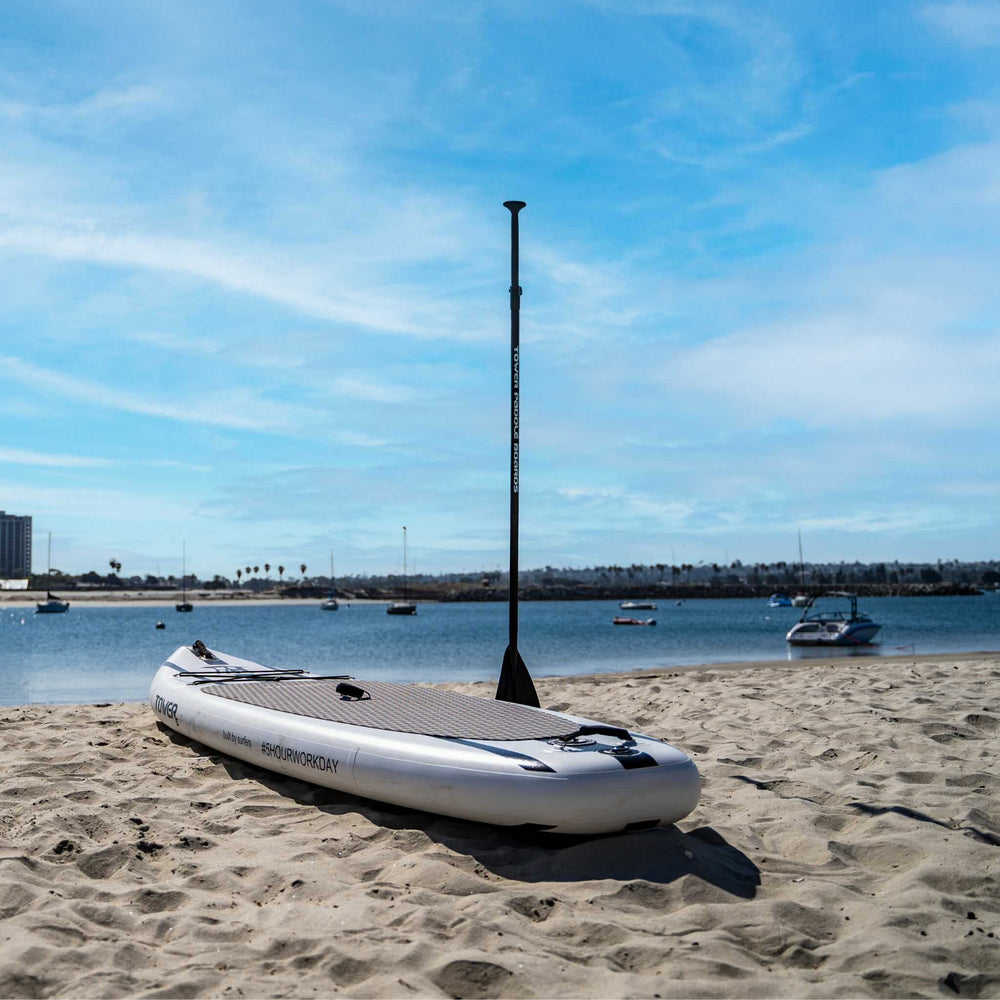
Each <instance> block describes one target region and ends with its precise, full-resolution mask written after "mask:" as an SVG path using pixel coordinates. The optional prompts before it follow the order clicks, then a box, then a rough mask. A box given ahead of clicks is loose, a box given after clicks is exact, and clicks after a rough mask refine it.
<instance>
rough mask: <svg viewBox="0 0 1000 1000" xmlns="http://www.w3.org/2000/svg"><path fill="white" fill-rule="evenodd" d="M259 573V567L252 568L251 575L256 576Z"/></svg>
mask: <svg viewBox="0 0 1000 1000" xmlns="http://www.w3.org/2000/svg"><path fill="white" fill-rule="evenodd" d="M259 572H260V567H259V566H254V568H253V575H254V576H256V575H257V574H258V573H259Z"/></svg>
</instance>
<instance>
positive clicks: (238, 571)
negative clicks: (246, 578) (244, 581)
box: [236, 569, 243, 586]
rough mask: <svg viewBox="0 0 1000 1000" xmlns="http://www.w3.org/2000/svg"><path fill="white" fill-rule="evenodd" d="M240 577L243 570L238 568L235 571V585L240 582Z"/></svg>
mask: <svg viewBox="0 0 1000 1000" xmlns="http://www.w3.org/2000/svg"><path fill="white" fill-rule="evenodd" d="M242 577H243V570H241V569H238V570H237V571H236V585H237V586H239V584H240V580H241V578H242Z"/></svg>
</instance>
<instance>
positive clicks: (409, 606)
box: [385, 524, 417, 615]
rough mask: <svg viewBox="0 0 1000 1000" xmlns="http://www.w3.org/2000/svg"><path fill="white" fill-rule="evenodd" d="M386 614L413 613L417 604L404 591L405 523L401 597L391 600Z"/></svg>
mask: <svg viewBox="0 0 1000 1000" xmlns="http://www.w3.org/2000/svg"><path fill="white" fill-rule="evenodd" d="M385 613H386V614H387V615H415V614H416V613H417V606H416V605H415V604H414V603H413V602H412V601H410V600H409V599H408V597H407V593H406V525H405V524H404V525H403V599H402V600H401V601H393V602H392V604H390V605H389V607H387V608H386V609H385Z"/></svg>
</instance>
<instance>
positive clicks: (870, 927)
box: [0, 655, 1000, 997]
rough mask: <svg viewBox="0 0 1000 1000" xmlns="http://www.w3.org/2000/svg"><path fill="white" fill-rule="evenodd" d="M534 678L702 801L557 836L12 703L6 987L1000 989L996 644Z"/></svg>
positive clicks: (320, 991)
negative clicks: (620, 826) (349, 791)
mask: <svg viewBox="0 0 1000 1000" xmlns="http://www.w3.org/2000/svg"><path fill="white" fill-rule="evenodd" d="M450 687H452V688H453V689H456V690H462V691H466V692H471V693H478V694H483V695H489V694H491V692H490V691H489V689H488V688H486V687H484V686H483V685H473V684H464V685H450ZM538 688H539V694H540V696H541V698H542V702H543V704H545V705H546V706H548V707H554V708H567V709H572V711H574V712H576V713H579V714H583V715H589V716H592V717H597V718H600V719H603V720H605V721H609V722H616V723H619V724H625V725H629V726H632V727H634V728H639V729H642V730H644V731H647V732H649V733H651V734H653V735H656V736H661V737H663V738H666V739H668V740H669V741H670V742H672V743H675V744H676V745H678V746H680V747H682V748H683V749H685V750H686V751H688V752H689V753H690V754H691V755H692V756H693V757H694V759H695V760H696V761H697V763H698V766H699V768H700V769H701V772H702V775H703V777H704V781H705V788H704V794H703V798H702V801H701V804H700V805H699V807H698V808H697V810H696V811H695V812H694V813H693V814H692V815H691V816H690V817H688V818H687V819H686V820H684V821H683V822H682V823H680V824H679V826H677V827H661V828H658V829H655V830H649V831H645V832H641V833H632V834H629V835H621V836H612V837H604V838H595V839H574V840H559V839H553V838H550V839H545V838H543V837H539V835H535V836H533V837H532V836H529V835H524V834H512V833H509V832H506V833H505V832H504V831H502V830H500V829H496V828H492V827H486V826H481V825H477V824H473V823H467V822H460V821H457V820H449V819H442V818H439V817H435V816H431V815H427V814H422V813H416V812H412V811H408V810H403V809H398V808H394V807H391V806H386V805H380V804H375V803H372V802H368V801H364V800H360V799H357V798H353V797H351V796H348V795H343V794H337V793H333V792H330V791H328V790H323V789H319V788H315V787H312V786H309V785H306V784H302V783H299V782H296V781H294V780H291V779H285V778H280V777H277V776H274V775H270V774H269V773H267V772H265V771H261V770H258V769H256V768H253V767H250V766H248V765H245V764H241V763H238V762H235V761H232V760H229V759H228V758H225V757H224V756H222V755H220V754H217V753H215V752H210V751H208V750H206V749H205V748H203V747H200V746H198V745H197V744H194V743H191V742H190V741H188V740H185V739H183V738H180V737H177V736H174V735H171V734H170V733H169V732H168V731H167V730H164V729H162V728H161V727H159V725H158V724H157V723H156V722H155V721H154V719H153V716H152V713H151V712H150V711H149V709H148V708H147V707H146V706H143V705H134V704H128V705H124V704H116V705H110V706H76V707H70V706H57V707H46V706H29V707H24V708H4V709H0V747H2V751H3V759H4V764H5V767H4V770H3V774H2V778H0V996H3V997H49V996H57V997H122V996H142V997H317V996H318V997H328V996H333V995H344V996H351V997H530V996H536V997H691V996H694V997H848V996H850V997H853V996H876V997H910V996H931V997H939V996H945V997H953V996H980V997H989V996H992V997H996V996H1000V947H998V944H1000V941H998V937H1000V892H998V877H1000V850H998V848H1000V804H998V799H997V790H998V786H1000V766H998V763H1000V762H998V759H997V758H998V730H1000V657H998V656H996V655H983V656H980V657H965V658H962V659H957V658H940V659H926V658H925V659H923V660H920V661H916V660H914V661H910V660H907V659H896V660H879V661H877V662H872V661H858V660H841V661H834V662H832V663H830V664H827V663H821V662H812V661H807V662H806V663H804V664H801V663H796V664H785V665H782V666H768V667H761V668H758V669H743V670H737V671H725V670H704V671H698V672H685V673H668V672H662V673H660V672H646V673H643V674H642V675H632V676H629V677H627V678H623V677H616V676H602V677H583V678H572V679H563V678H553V679H549V680H541V681H539V682H538Z"/></svg>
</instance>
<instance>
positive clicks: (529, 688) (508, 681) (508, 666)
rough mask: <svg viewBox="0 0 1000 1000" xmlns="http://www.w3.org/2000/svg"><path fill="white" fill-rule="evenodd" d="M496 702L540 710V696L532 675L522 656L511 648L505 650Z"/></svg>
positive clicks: (495, 697)
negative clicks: (506, 702) (508, 702)
mask: <svg viewBox="0 0 1000 1000" xmlns="http://www.w3.org/2000/svg"><path fill="white" fill-rule="evenodd" d="M494 700H495V701H512V702H514V703H515V704H517V705H528V706H530V707H531V708H539V707H540V705H539V703H538V694H537V693H536V691H535V685H534V684H533V683H532V680H531V674H529V673H528V668H527V667H526V666H525V665H524V660H522V659H521V654H520V653H519V652H517V650H514V651H513V653H512V651H511V648H510V646H508V647H507V648H506V649H505V650H504V654H503V664H502V666H501V667H500V680H499V681H498V682H497V693H496V695H495V696H494Z"/></svg>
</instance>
